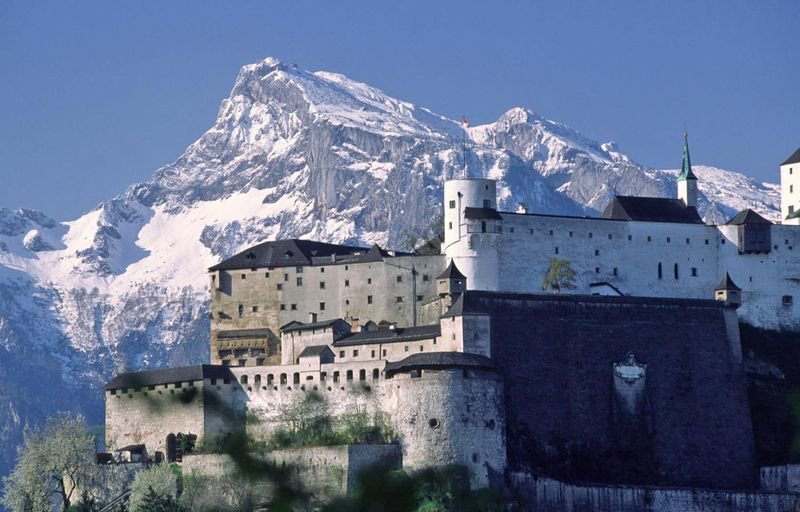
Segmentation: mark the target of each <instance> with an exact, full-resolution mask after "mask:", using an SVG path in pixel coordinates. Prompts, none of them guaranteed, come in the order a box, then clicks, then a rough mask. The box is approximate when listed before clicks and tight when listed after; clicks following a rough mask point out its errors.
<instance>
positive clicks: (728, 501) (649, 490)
mask: <svg viewBox="0 0 800 512" xmlns="http://www.w3.org/2000/svg"><path fill="white" fill-rule="evenodd" d="M510 480H511V485H512V487H513V488H514V490H515V491H516V493H517V495H518V496H519V497H520V499H521V500H522V501H523V502H524V503H525V504H526V507H527V508H525V509H524V510H530V511H536V512H563V511H565V510H571V511H580V512H608V511H609V510H613V511H615V512H731V511H736V512H788V511H793V510H797V507H799V506H800V494H789V493H772V492H756V491H753V492H747V491H727V490H711V489H698V488H692V489H688V488H669V487H644V486H639V487H637V486H611V485H595V484H570V483H565V482H560V481H558V480H553V479H550V478H536V477H532V476H531V475H529V474H526V473H512V474H511V475H510Z"/></svg>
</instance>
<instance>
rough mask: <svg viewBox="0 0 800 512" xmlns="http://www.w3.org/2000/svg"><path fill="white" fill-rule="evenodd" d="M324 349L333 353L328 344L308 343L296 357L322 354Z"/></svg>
mask: <svg viewBox="0 0 800 512" xmlns="http://www.w3.org/2000/svg"><path fill="white" fill-rule="evenodd" d="M326 350H327V351H328V352H330V353H331V354H333V351H331V349H330V347H328V345H310V346H308V347H306V348H304V349H303V351H302V352H300V355H299V356H298V357H313V356H321V355H322V354H324V353H325V351H326Z"/></svg>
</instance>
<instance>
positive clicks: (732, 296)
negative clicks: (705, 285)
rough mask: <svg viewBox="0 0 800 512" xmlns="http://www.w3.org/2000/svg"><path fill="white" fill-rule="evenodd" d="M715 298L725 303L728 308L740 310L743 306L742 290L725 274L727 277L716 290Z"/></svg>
mask: <svg viewBox="0 0 800 512" xmlns="http://www.w3.org/2000/svg"><path fill="white" fill-rule="evenodd" d="M714 298H715V299H716V300H719V301H722V302H724V303H725V305H726V306H732V307H734V308H738V307H739V306H741V305H742V289H741V288H739V287H738V286H736V283H734V282H733V279H731V276H730V274H728V273H727V272H725V277H723V278H722V281H720V283H719V284H718V285H717V287H716V288H715V289H714Z"/></svg>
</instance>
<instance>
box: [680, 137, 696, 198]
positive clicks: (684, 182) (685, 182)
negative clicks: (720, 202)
mask: <svg viewBox="0 0 800 512" xmlns="http://www.w3.org/2000/svg"><path fill="white" fill-rule="evenodd" d="M678 199H680V200H681V201H683V204H685V205H686V206H691V207H694V208H697V176H695V175H694V173H693V172H692V162H691V160H690V159H689V134H688V133H686V132H683V163H682V164H681V173H680V174H679V175H678Z"/></svg>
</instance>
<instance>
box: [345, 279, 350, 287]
mask: <svg viewBox="0 0 800 512" xmlns="http://www.w3.org/2000/svg"><path fill="white" fill-rule="evenodd" d="M344 287H345V288H350V280H349V279H345V280H344Z"/></svg>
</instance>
